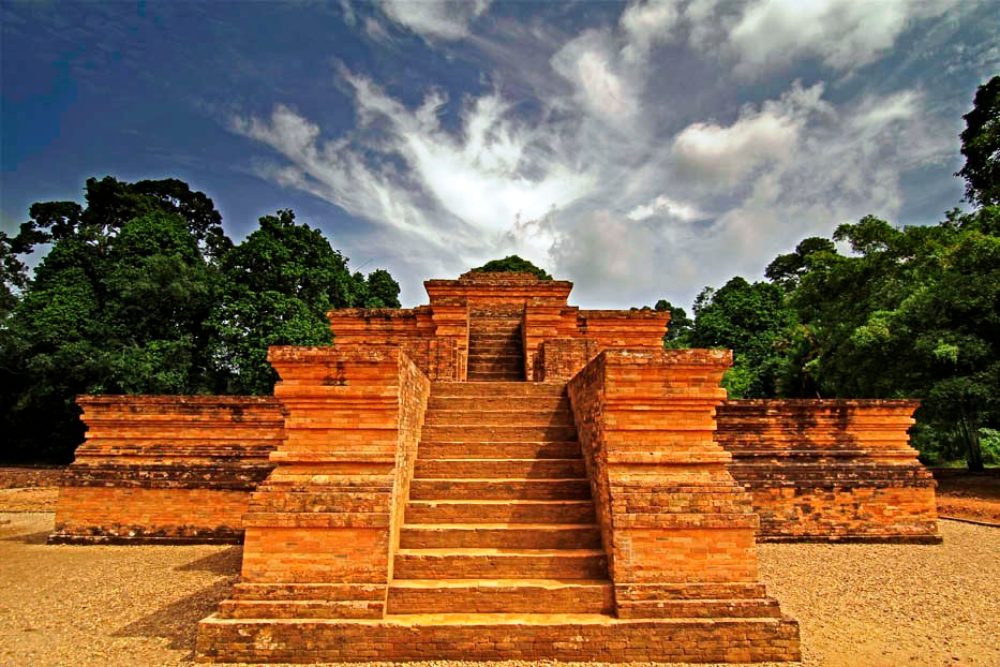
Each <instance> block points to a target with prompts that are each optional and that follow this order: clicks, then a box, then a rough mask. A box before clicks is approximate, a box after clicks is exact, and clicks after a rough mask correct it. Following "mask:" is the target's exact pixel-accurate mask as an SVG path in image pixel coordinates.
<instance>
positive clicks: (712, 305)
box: [690, 276, 795, 398]
mask: <svg viewBox="0 0 1000 667" xmlns="http://www.w3.org/2000/svg"><path fill="white" fill-rule="evenodd" d="M694 312H695V321H694V328H693V329H692V330H691V334H690V341H691V344H692V345H693V346H694V347H709V348H712V347H722V348H729V349H731V350H733V368H732V369H730V371H729V372H728V373H727V374H726V377H725V380H724V384H725V386H726V388H727V389H728V390H729V392H730V394H731V395H732V396H733V397H736V398H760V397H767V396H774V395H775V393H776V392H777V385H778V378H779V376H780V375H781V373H782V365H783V358H782V346H783V345H784V344H785V342H786V341H787V339H788V337H789V335H790V331H791V330H792V328H793V327H794V326H795V313H794V311H792V310H791V308H789V307H788V306H787V305H786V304H785V301H784V293H783V290H782V289H781V288H780V287H778V286H777V285H773V284H770V283H764V282H756V283H749V282H747V281H746V280H745V279H743V278H740V277H738V276H737V277H735V278H733V279H731V280H730V281H729V282H727V283H726V284H725V285H723V286H722V287H721V288H720V289H718V290H714V289H712V288H709V287H706V288H705V289H704V290H702V292H701V293H700V294H699V295H698V297H697V299H695V304H694Z"/></svg>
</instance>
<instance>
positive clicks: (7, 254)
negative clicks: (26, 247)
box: [0, 232, 28, 327]
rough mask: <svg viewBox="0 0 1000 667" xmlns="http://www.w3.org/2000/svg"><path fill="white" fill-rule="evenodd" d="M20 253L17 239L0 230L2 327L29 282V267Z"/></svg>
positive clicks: (0, 322) (0, 323) (0, 324)
mask: <svg viewBox="0 0 1000 667" xmlns="http://www.w3.org/2000/svg"><path fill="white" fill-rule="evenodd" d="M18 254H19V251H18V249H17V245H16V242H15V240H13V239H11V238H10V237H9V236H7V234H5V233H4V232H0V278H2V279H3V286H2V287H0V327H2V326H3V321H4V320H5V319H7V316H8V315H10V313H11V311H12V310H14V307H15V306H17V302H18V301H19V300H20V296H19V295H20V293H21V291H22V290H23V289H24V288H25V286H26V285H27V284H28V271H27V267H26V266H25V265H24V262H23V261H21V259H20V258H19V257H18Z"/></svg>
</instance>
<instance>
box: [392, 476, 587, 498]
mask: <svg viewBox="0 0 1000 667" xmlns="http://www.w3.org/2000/svg"><path fill="white" fill-rule="evenodd" d="M410 498H411V499H412V500H476V499H480V500H494V499H495V500H585V499H589V498H590V482H589V481H587V480H586V479H414V480H413V482H412V483H411V484H410Z"/></svg>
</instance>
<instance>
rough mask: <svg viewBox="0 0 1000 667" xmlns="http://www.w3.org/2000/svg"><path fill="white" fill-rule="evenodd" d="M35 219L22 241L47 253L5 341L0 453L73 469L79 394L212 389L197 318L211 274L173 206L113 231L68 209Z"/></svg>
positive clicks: (146, 209) (147, 210)
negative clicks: (41, 244) (46, 246)
mask: <svg viewBox="0 0 1000 667" xmlns="http://www.w3.org/2000/svg"><path fill="white" fill-rule="evenodd" d="M88 185H90V183H88ZM32 211H33V213H34V214H35V215H36V217H35V218H33V220H32V221H31V222H30V223H27V224H26V225H24V226H23V228H22V235H19V236H21V238H20V239H16V240H17V241H18V242H20V243H22V245H21V246H20V247H21V248H28V247H31V245H33V242H37V241H38V240H42V239H45V240H48V241H50V242H51V243H52V249H51V250H50V252H49V253H48V255H46V256H45V258H44V259H43V260H42V261H41V262H40V264H39V266H38V268H37V270H36V271H35V276H34V279H33V280H32V281H31V283H30V284H28V285H27V289H26V291H25V294H24V298H23V299H22V300H21V301H20V303H18V304H17V306H16V307H15V309H14V310H13V312H12V313H11V315H10V317H9V318H8V319H7V321H6V326H5V328H4V329H3V331H2V338H0V342H2V344H0V385H2V388H0V422H2V428H3V431H4V433H5V436H6V442H5V447H4V451H3V452H2V454H0V455H2V456H3V457H4V458H11V459H48V460H54V461H66V460H68V459H69V458H70V457H71V455H72V452H73V449H74V448H75V446H76V445H77V444H79V442H80V440H81V436H82V426H81V425H80V423H79V419H78V416H77V415H78V413H77V411H76V408H75V406H74V403H73V399H74V397H75V396H76V394H79V393H95V392H96V393H100V392H111V393H122V392H144V393H163V392H173V393H197V392H204V391H207V390H209V389H210V388H211V381H210V378H209V375H208V372H207V365H206V363H205V360H204V354H203V350H204V349H205V347H206V337H205V335H204V331H203V327H202V321H203V320H204V318H205V316H206V315H207V313H208V311H209V308H210V304H211V294H212V289H213V287H212V284H213V272H212V271H211V269H210V268H209V265H208V263H207V262H206V259H205V257H204V256H203V255H202V252H201V250H200V249H199V240H198V238H197V236H196V235H195V233H193V232H192V231H191V229H190V227H189V225H188V222H187V221H186V220H184V219H183V218H182V217H181V216H180V215H178V214H177V213H176V212H174V211H173V209H172V207H169V206H165V207H163V208H160V209H157V208H156V207H155V206H146V205H145V201H143V203H142V205H139V206H137V207H136V211H135V212H136V213H137V216H136V217H134V218H131V219H128V220H125V221H118V220H115V221H113V222H111V221H103V222H102V221H101V220H100V219H99V218H98V217H97V216H96V214H94V213H91V212H90V211H89V209H83V208H82V207H79V206H77V205H73V206H70V205H68V204H66V203H57V202H50V203H44V204H37V205H35V206H32ZM57 212H59V213H58V214H57ZM118 215H122V216H124V215H126V214H125V213H123V212H120V211H119V213H118ZM40 221H41V224H40ZM24 235H32V236H33V238H34V241H33V242H28V241H25V240H24V239H25V236H24Z"/></svg>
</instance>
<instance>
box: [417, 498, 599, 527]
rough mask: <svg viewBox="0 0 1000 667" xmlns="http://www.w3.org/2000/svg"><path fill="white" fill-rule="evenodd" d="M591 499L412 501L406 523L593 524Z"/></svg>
mask: <svg viewBox="0 0 1000 667" xmlns="http://www.w3.org/2000/svg"><path fill="white" fill-rule="evenodd" d="M596 520H597V519H596V516H595V513H594V503H593V501H591V500H517V501H512V500H411V501H410V502H409V503H408V504H407V506H406V523H407V524H410V523H496V522H505V523H593V522H595V521H596Z"/></svg>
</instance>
